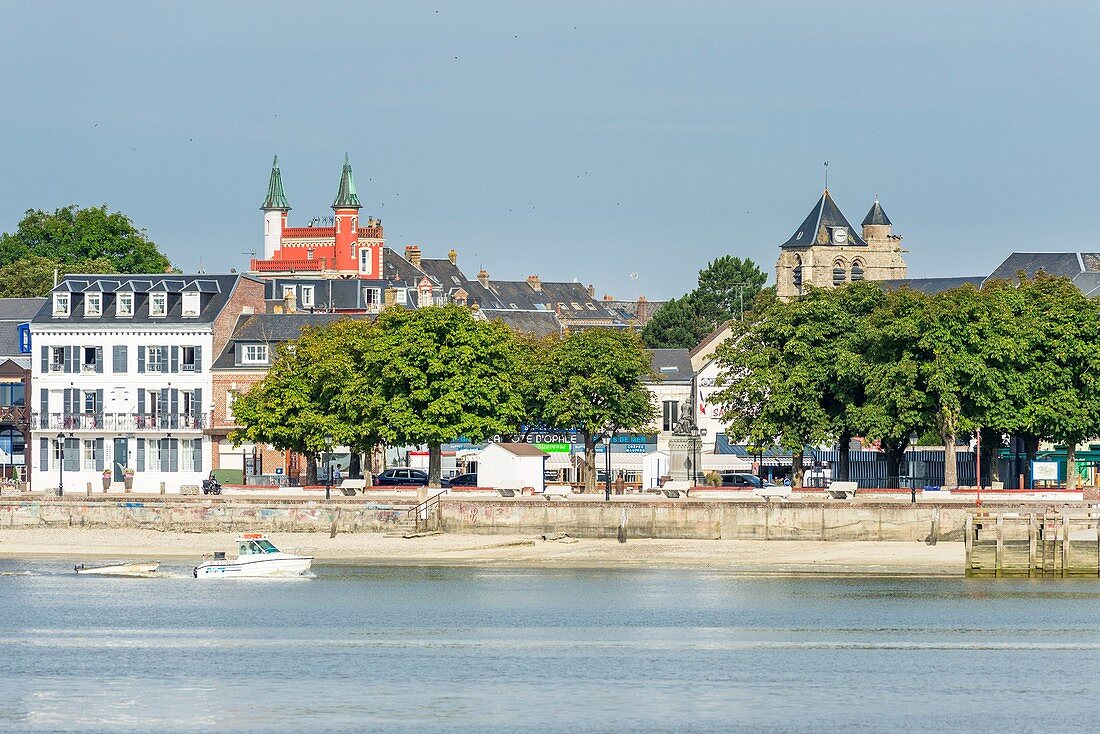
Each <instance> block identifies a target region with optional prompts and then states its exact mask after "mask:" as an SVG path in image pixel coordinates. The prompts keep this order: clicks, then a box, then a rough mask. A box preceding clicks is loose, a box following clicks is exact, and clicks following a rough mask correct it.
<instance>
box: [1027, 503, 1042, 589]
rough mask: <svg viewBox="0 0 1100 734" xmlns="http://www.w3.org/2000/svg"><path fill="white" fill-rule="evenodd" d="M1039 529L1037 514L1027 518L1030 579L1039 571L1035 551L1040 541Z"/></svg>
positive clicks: (1028, 572) (1028, 571)
mask: <svg viewBox="0 0 1100 734" xmlns="http://www.w3.org/2000/svg"><path fill="white" fill-rule="evenodd" d="M1038 535H1039V528H1038V524H1037V523H1036V522H1035V513H1034V512H1033V513H1031V514H1030V515H1028V516H1027V575H1028V577H1029V578H1031V577H1034V576H1035V572H1036V571H1037V570H1038V563H1037V562H1036V560H1037V559H1036V557H1035V551H1036V545H1037V544H1038V540H1039V537H1038Z"/></svg>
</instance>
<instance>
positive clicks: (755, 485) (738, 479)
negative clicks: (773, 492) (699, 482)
mask: <svg viewBox="0 0 1100 734" xmlns="http://www.w3.org/2000/svg"><path fill="white" fill-rule="evenodd" d="M722 486H723V487H746V488H752V489H759V488H761V487H771V486H774V485H772V483H771V482H769V481H768V480H767V479H761V478H760V477H758V476H756V475H755V474H741V473H739V472H722Z"/></svg>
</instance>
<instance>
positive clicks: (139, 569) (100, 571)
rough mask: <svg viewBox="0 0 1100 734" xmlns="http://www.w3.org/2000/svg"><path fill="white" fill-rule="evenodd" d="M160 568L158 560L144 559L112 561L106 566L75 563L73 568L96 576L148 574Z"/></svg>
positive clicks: (78, 571)
mask: <svg viewBox="0 0 1100 734" xmlns="http://www.w3.org/2000/svg"><path fill="white" fill-rule="evenodd" d="M158 568H160V561H146V562H145V563H112V564H109V565H107V566H90V567H89V566H85V565H84V564H83V563H80V564H77V565H76V566H74V567H73V570H74V571H76V572H77V573H86V574H93V575H98V576H148V575H149V574H151V573H155V572H156V570H157V569H158Z"/></svg>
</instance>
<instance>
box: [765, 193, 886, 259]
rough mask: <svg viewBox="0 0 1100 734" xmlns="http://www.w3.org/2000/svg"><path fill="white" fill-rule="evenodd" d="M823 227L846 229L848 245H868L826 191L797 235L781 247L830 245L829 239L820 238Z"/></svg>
mask: <svg viewBox="0 0 1100 734" xmlns="http://www.w3.org/2000/svg"><path fill="white" fill-rule="evenodd" d="M823 227H824V228H825V229H826V230H831V229H835V228H837V227H844V228H845V229H846V230H847V232H848V237H847V239H848V244H851V245H866V244H867V243H866V242H864V241H863V238H862V237H861V236H860V234H859V233H858V232H856V230H855V229H854V228H853V227H852V225H851V224H849V223H848V220H847V219H846V218H845V217H844V214H843V213H841V211H840V207H838V206H837V205H836V202H835V201H833V197H832V196H830V195H829V190H828V189H825V193H823V194H822V195H821V198H820V199H818V200H817V203H816V204H814V208H813V209H811V210H810V213H809V214H807V215H806V218H805V219H804V220H803V221H802V224H801V226H799V228H798V229H797V230H796V231H795V233H794V234H793V235H791V237H790V239H788V240H787V241H786V242H784V243H783V244H782V245H780V247H808V246H810V245H814V244H828V243H829V239H828V237H826V238H825V239H824V240H822V239H821V238H820V237H819V234H821V230H822V228H823ZM826 234H827V232H826Z"/></svg>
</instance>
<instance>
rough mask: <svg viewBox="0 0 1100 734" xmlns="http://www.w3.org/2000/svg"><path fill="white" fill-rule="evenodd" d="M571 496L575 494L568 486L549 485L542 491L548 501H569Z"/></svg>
mask: <svg viewBox="0 0 1100 734" xmlns="http://www.w3.org/2000/svg"><path fill="white" fill-rule="evenodd" d="M571 494H573V488H572V487H570V486H569V485H568V484H547V485H546V488H545V489H543V490H542V496H543V497H545V498H546V499H548V500H552V499H554V498H555V497H557V498H558V499H560V500H567V499H569V495H571Z"/></svg>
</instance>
